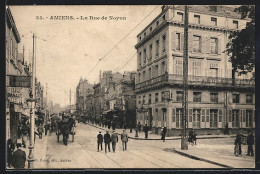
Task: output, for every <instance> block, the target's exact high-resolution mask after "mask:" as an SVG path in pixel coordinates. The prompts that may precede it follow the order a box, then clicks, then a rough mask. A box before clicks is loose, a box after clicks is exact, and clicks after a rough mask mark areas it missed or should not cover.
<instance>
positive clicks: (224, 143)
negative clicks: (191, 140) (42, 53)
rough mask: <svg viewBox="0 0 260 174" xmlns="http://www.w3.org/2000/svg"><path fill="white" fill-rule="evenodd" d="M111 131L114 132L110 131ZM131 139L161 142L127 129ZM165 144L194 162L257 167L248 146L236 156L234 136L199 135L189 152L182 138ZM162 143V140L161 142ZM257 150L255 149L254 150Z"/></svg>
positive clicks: (222, 165) (175, 137) (152, 136)
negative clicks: (249, 154) (248, 152)
mask: <svg viewBox="0 0 260 174" xmlns="http://www.w3.org/2000/svg"><path fill="white" fill-rule="evenodd" d="M86 124H88V125H91V126H94V127H96V128H99V129H102V130H105V131H106V130H109V129H108V128H107V127H100V126H96V125H92V124H89V123H86ZM109 131H112V129H110V130H109ZM115 131H116V132H117V133H118V134H121V133H122V132H123V129H116V130H115ZM126 131H127V134H128V136H129V138H131V139H136V140H161V136H160V135H156V134H152V133H150V132H149V133H148V139H145V134H144V132H143V131H141V132H139V133H138V138H136V137H135V130H134V129H133V131H132V133H130V130H129V129H126ZM165 139H166V141H165V142H169V141H167V140H174V141H171V142H170V143H171V147H173V148H164V149H163V150H165V151H168V152H172V153H177V154H179V155H182V156H186V157H188V158H191V159H194V160H200V161H204V162H207V163H210V164H214V165H217V166H220V167H224V168H254V167H255V157H251V156H246V152H247V145H243V144H242V147H241V148H242V155H243V156H242V157H240V156H235V155H234V139H235V134H233V135H198V136H197V139H198V141H197V145H193V146H192V145H188V150H182V149H181V137H180V136H174V137H166V138H165ZM161 141H162V140H161ZM254 150H255V148H254Z"/></svg>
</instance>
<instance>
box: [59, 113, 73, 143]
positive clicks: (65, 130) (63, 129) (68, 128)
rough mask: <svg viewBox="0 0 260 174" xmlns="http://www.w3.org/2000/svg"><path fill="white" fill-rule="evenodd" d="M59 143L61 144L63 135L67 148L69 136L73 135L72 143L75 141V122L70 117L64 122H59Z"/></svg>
mask: <svg viewBox="0 0 260 174" xmlns="http://www.w3.org/2000/svg"><path fill="white" fill-rule="evenodd" d="M56 134H57V141H58V142H59V140H60V139H59V138H60V135H61V134H62V135H63V144H64V145H66V146H67V143H68V139H69V134H71V135H72V142H73V141H74V135H75V120H74V119H73V118H72V117H70V118H67V117H64V118H63V119H62V120H60V121H58V122H57V132H56Z"/></svg>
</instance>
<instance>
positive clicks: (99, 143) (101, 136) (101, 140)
mask: <svg viewBox="0 0 260 174" xmlns="http://www.w3.org/2000/svg"><path fill="white" fill-rule="evenodd" d="M102 144H103V135H102V134H101V131H99V134H98V135H97V151H98V152H99V146H101V151H102V150H103V147H102Z"/></svg>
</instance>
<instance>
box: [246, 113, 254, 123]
mask: <svg viewBox="0 0 260 174" xmlns="http://www.w3.org/2000/svg"><path fill="white" fill-rule="evenodd" d="M252 126H253V111H252V110H246V127H252Z"/></svg>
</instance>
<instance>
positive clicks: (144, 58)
mask: <svg viewBox="0 0 260 174" xmlns="http://www.w3.org/2000/svg"><path fill="white" fill-rule="evenodd" d="M145 63H146V49H144V64H145Z"/></svg>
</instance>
